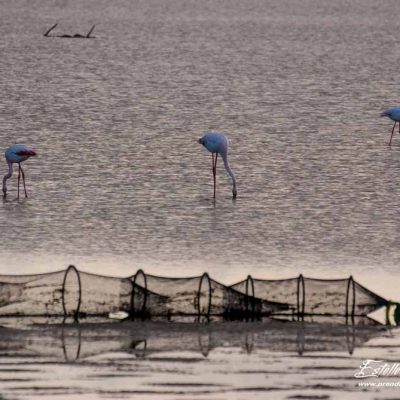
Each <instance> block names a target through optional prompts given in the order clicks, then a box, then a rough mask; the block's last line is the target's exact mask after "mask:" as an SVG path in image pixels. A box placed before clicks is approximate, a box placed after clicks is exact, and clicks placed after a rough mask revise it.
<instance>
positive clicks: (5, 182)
mask: <svg viewBox="0 0 400 400" xmlns="http://www.w3.org/2000/svg"><path fill="white" fill-rule="evenodd" d="M7 164H8V173H7V174H6V175H4V178H3V193H4V196H5V195H6V193H7V179H10V178H11V177H12V174H13V165H12V163H11V162H9V161H7Z"/></svg>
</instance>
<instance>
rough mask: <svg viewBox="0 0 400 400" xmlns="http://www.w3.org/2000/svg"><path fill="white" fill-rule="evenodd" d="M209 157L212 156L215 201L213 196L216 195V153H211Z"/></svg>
mask: <svg viewBox="0 0 400 400" xmlns="http://www.w3.org/2000/svg"><path fill="white" fill-rule="evenodd" d="M211 155H212V170H213V177H214V199H215V194H216V190H217V159H218V153H211ZM214 156H215V157H214Z"/></svg>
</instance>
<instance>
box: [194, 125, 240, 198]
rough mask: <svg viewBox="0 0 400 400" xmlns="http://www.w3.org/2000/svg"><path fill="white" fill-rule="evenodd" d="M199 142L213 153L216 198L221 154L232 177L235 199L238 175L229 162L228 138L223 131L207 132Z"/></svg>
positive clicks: (234, 196)
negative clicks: (219, 156) (236, 175)
mask: <svg viewBox="0 0 400 400" xmlns="http://www.w3.org/2000/svg"><path fill="white" fill-rule="evenodd" d="M198 142H199V143H200V144H201V145H203V146H204V147H205V148H206V149H207V150H208V151H209V152H210V153H211V155H212V171H213V175H214V199H215V193H216V186H217V159H218V154H220V155H221V157H222V160H223V162H224V166H225V169H226V172H228V174H229V175H230V177H231V178H232V195H233V198H234V199H235V198H236V196H237V190H236V177H235V174H234V173H233V171H232V170H231V167H230V166H229V163H228V147H229V144H228V139H227V137H226V136H225V135H224V134H223V133H217V132H209V133H206V134H205V135H204V136H203V137H202V138H200V139H199V140H198Z"/></svg>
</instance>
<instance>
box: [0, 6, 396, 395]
mask: <svg viewBox="0 0 400 400" xmlns="http://www.w3.org/2000/svg"><path fill="white" fill-rule="evenodd" d="M397 11H398V3H397V2H396V1H395V0H393V1H389V0H385V1H380V2H376V1H372V0H353V1H351V2H350V1H347V0H334V1H332V0H329V1H328V0H301V1H297V0H281V1H275V0H246V1H238V0H218V1H215V0H163V1H161V0H135V1H131V0H83V1H79V2H75V1H70V0H40V1H39V0H29V1H28V0H25V1H24V0H15V1H12V2H9V1H6V0H0V54H1V56H0V76H1V80H0V147H1V148H4V149H5V148H7V147H8V146H9V145H10V144H12V143H15V142H18V143H25V144H30V145H33V146H34V147H35V148H36V150H37V151H38V157H36V158H32V159H30V160H29V161H27V162H26V163H25V164H24V165H25V172H26V175H27V185H28V192H29V198H28V199H26V200H25V199H24V200H22V201H19V202H18V201H16V199H15V195H16V177H14V179H12V180H10V181H9V194H10V195H9V197H8V198H7V200H5V201H3V202H2V204H1V206H0V227H1V242H0V243H1V244H0V272H1V273H8V274H9V273H14V272H15V273H36V272H42V271H50V270H59V269H62V268H65V266H66V265H67V264H69V263H75V264H76V265H77V266H78V267H79V268H81V269H83V270H86V271H92V272H98V273H102V274H106V275H117V276H128V275H129V274H133V273H134V272H135V271H136V269H137V268H139V267H141V268H144V269H145V270H146V271H147V272H150V273H154V274H161V275H167V276H171V275H173V276H188V275H189V276H193V275H196V274H199V273H202V272H204V270H208V272H210V274H211V275H212V276H213V277H214V278H215V279H219V280H222V281H223V282H224V283H233V282H234V281H235V280H238V279H243V278H244V277H245V276H246V275H247V274H248V273H252V274H253V275H254V276H256V277H260V278H271V277H287V276H293V275H297V274H299V273H300V272H303V273H305V274H307V275H310V274H311V275H312V276H314V277H344V276H348V275H349V274H354V275H355V278H356V279H357V281H359V282H361V283H363V284H366V285H367V286H369V287H370V288H371V289H373V290H375V291H377V292H378V293H379V294H381V295H383V296H385V297H388V298H392V299H393V300H396V299H397V300H399V295H398V284H397V282H398V281H399V278H400V273H399V269H398V265H399V261H400V250H399V249H400V235H399V232H400V231H399V223H400V215H399V213H398V210H397V207H398V199H399V195H400V185H399V184H398V174H399V172H400V170H399V169H400V138H399V136H398V135H396V137H395V139H394V144H393V146H392V148H389V147H388V146H387V142H388V139H389V135H390V130H391V122H390V121H389V120H387V119H383V118H379V114H380V112H381V111H382V110H383V109H385V108H386V107H388V106H389V105H393V104H396V103H397V102H398V100H399V99H398V89H399V87H398V83H397V77H398V59H399V56H400V48H399V46H398V42H399V35H400V33H399V32H400V30H399V28H400V19H399V18H398V13H397ZM56 22H58V26H57V28H56V29H55V30H54V31H52V34H54V35H57V34H74V33H81V34H84V33H86V32H87V31H88V30H89V29H90V27H91V26H92V25H93V24H96V28H95V31H94V33H93V35H94V36H95V38H94V39H91V40H80V39H61V38H45V37H43V33H44V32H45V31H46V30H47V29H48V28H49V27H50V26H52V25H53V24H54V23H56ZM208 130H217V131H222V132H225V133H226V134H227V135H228V136H229V139H230V162H231V167H232V169H233V170H234V171H235V173H236V175H237V179H238V193H239V195H238V198H237V200H236V201H235V202H233V201H232V199H231V191H230V180H229V178H228V176H227V174H226V173H225V172H224V170H223V168H222V165H220V167H219V171H218V193H217V200H216V202H215V203H214V202H213V201H212V174H211V157H210V154H209V153H207V152H206V151H205V150H204V149H203V148H201V146H199V144H198V143H197V142H196V141H197V139H198V138H199V137H200V136H201V135H202V134H203V133H204V132H205V131H208ZM1 165H2V167H1V168H3V171H4V173H5V172H6V163H5V162H4V159H3V162H2V164H1ZM296 329H297V328H296ZM328 331H329V334H327V335H326V336H324V335H322V336H321V337H322V339H324V340H323V341H324V347H323V348H322V351H324V352H323V354H318V355H316V356H315V357H303V358H297V357H298V352H297V350H293V351H291V350H290V348H289V347H285V346H284V345H285V343H286V342H285V341H284V340H283V339H282V338H285V335H286V334H290V332H291V331H290V330H289V333H287V330H286V329H284V328H283V329H282V330H281V332H280V333H279V334H278V339H279V340H278V341H277V343H279V345H281V344H282V345H283V347H282V348H279V349H278V350H277V352H274V351H273V350H271V348H269V347H267V348H266V347H263V346H265V342H264V341H263V340H264V339H265V340H266V343H267V344H269V343H270V342H269V341H268V340H267V339H268V338H270V334H271V332H270V331H268V330H267V331H266V332H267V333H266V334H265V336H262V335H261V339H262V340H261V342H260V341H259V342H258V346H259V347H257V346H256V350H255V351H254V352H252V354H251V356H249V354H247V350H246V351H245V350H243V345H242V344H240V343H243V340H247V339H246V338H245V339H243V337H242V336H240V337H236V338H235V339H234V340H233V339H232V338H231V337H228V338H225V336H224V335H222V338H225V339H224V340H225V342H224V341H222V342H218V344H217V345H215V347H214V350H213V352H211V353H210V355H209V356H208V358H203V357H205V356H204V355H200V353H198V349H197V350H194V351H195V352H196V354H195V355H193V353H190V354H189V355H187V354H186V353H185V352H186V350H187V349H186V350H185V349H184V350H182V349H179V350H176V349H175V348H174V346H173V345H171V343H170V344H169V345H168V346H169V347H168V346H167V348H168V349H169V351H172V355H171V354H169V353H168V355H166V356H165V358H166V360H164V359H157V357H158V356H157V355H155V356H154V357H155V358H156V360H155V361H154V360H152V359H151V357H150V359H149V360H147V359H146V360H145V361H143V362H136V361H135V360H136V359H132V357H131V354H130V353H129V351H131V350H132V346H131V347H129V346H130V345H129V343H131V337H130V335H127V336H129V337H127V340H128V339H129V340H128V341H127V342H125V341H122V344H121V343H120V342H119V341H118V340H117V341H116V345H117V346H116V348H115V349H114V348H108V347H107V345H109V344H112V343H114V342H115V340H114V341H113V339H112V336H110V335H111V334H109V333H107V334H106V335H105V339H104V338H97V339H96V340H97V341H95V344H94V348H96V349H97V348H102V346H105V349H104V351H105V355H104V354H103V352H100V353H95V354H93V355H92V356H90V357H93V358H92V359H89V361H87V358H86V357H83V356H82V357H81V358H80V359H79V360H75V361H69V360H67V364H60V363H62V362H63V361H60V360H58V359H57V360H56V361H55V362H54V363H53V361H49V360H47V358H46V357H48V356H49V357H50V355H48V354H47V353H46V352H45V353H44V354H42V351H44V350H48V349H49V348H50V349H53V348H56V349H57V352H58V353H57V354H62V353H60V352H61V348H60V347H59V341H58V339H57V338H59V337H58V336H57V338H56V339H54V335H53V336H51V337H52V339H51V340H50V339H49V340H50V342H46V335H41V333H40V332H39V333H37V332H36V336H35V334H33V335H31V336H30V335H28V336H24V335H22V334H21V335H22V339H21V340H22V342H20V343H19V342H18V343H14V344H15V346H16V348H14V349H13V348H11V349H10V348H9V347H7V346H9V343H8V342H9V341H8V339H7V338H8V336H7V333H5V332H4V331H3V332H2V335H0V336H1V337H2V338H3V341H2V342H1V343H0V345H1V346H4V347H5V353H1V356H2V357H1V364H0V375H1V376H0V379H3V380H2V381H1V387H2V390H3V389H7V396H8V395H10V396H11V398H24V396H25V395H26V394H27V395H28V396H31V397H32V396H43V395H44V394H50V395H51V397H52V398H65V396H66V394H68V395H69V398H77V397H80V396H81V395H82V394H85V395H88V396H89V395H91V396H93V398H99V397H102V398H105V397H107V396H111V397H112V398H115V396H120V397H126V398H129V396H131V395H135V396H136V397H137V396H138V395H140V396H141V397H140V398H146V396H147V398H152V399H153V398H154V395H155V392H157V391H158V392H160V393H161V396H162V398H165V399H167V398H168V399H169V398H171V399H176V398H187V396H186V394H185V393H189V394H188V396H189V397H190V398H193V397H194V396H195V397H196V398H197V399H199V400H200V399H202V398H207V399H209V398H213V399H225V398H226V396H227V394H229V395H230V396H231V397H232V396H233V397H232V398H237V399H244V398H246V399H248V398H250V397H251V398H260V399H264V398H268V395H269V394H270V392H267V391H270V390H273V396H274V397H273V398H280V397H282V398H299V396H300V397H301V396H306V395H308V394H311V395H314V396H315V395H316V396H320V397H319V398H330V396H332V397H334V396H336V395H337V396H338V398H341V399H344V398H355V397H354V396H356V397H357V396H359V394H360V393H361V392H360V391H358V390H356V389H355V383H354V380H353V379H350V378H349V376H351V374H352V373H353V371H354V368H357V366H358V365H359V363H360V362H361V360H362V359H365V358H368V357H374V358H382V359H387V360H388V359H390V360H395V358H396V357H397V356H396V354H398V343H397V337H398V332H397V331H395V332H394V333H393V336H391V334H389V333H385V334H384V338H383V339H382V340H381V341H380V339H377V338H376V337H375V334H374V335H372V336H371V337H370V336H368V335H367V336H366V337H365V338H364V337H363V338H364V339H365V342H364V341H362V343H359V345H357V346H356V347H357V348H361V350H356V351H358V353H355V354H356V355H355V356H350V355H349V354H348V351H347V348H346V349H345V347H346V345H345V344H344V343H345V339H344V337H341V336H340V340H339V342H340V343H343V346H344V347H343V349H344V350H343V349H339V348H331V347H330V345H329V343H331V340H333V341H335V340H336V339H337V335H336V333H335V332H336V331H335V330H333V336H334V339H332V338H331V336H330V334H331V333H332V332H330V330H329V329H328ZM150 332H151V330H150ZM316 332H317V334H316V336H317V337H318V332H319V328H316ZM15 334H16V338H18V337H20V336H19V334H18V333H15ZM335 335H336V336H335ZM145 336H146V335H145ZM11 337H13V338H14V336H13V334H11ZM79 337H80V336H79V333H74V334H73V335H71V338H72V339H71V340H72V342H73V344H74V343H75V342H74V340H76V338H79ZM296 337H297V336H296ZM312 337H313V338H314V339H315V335H314V336H312ZM4 338H5V339H4ZM172 338H173V339H175V338H176V336H174V335H173V336H172ZM182 338H183V336H182ZM263 338H264V339H263ZM314 339H313V340H314ZM364 339H363V340H364ZM182 340H183V339H182ZM232 340H233V341H232ZM288 340H289V342H290V343H292V342H293V343H294V341H295V339H294V337H290V338H289V339H288ZM346 340H347V339H346ZM393 340H394V342H393ZM55 343H58V344H55ZM126 343H128V345H126ZM238 343H239V344H238ZM335 343H336V342H335ZM393 343H394V344H393ZM36 345H37V346H36ZM35 346H36V347H35ZM82 346H85V344H82ZM92 347H93V343H92ZM15 349H17V350H18V351H17V350H16V352H13V351H14V350H15ZM32 349H33V351H34V352H35V351H37V352H38V355H37V356H35V355H33V356H32V353H30V351H31V350H32ZM63 349H64V352H65V351H66V350H65V346H64V347H63ZM129 349H130V350H129ZM150 349H151V346H150ZM174 349H175V350H174ZM362 349H364V350H362ZM192 350H193V349H190V351H192ZM26 351H28V354H27V353H26ZM175 351H178V355H177V354H176V353H174V352H175ZM82 352H83V353H84V347H82ZM110 352H111V353H110ZM330 352H333V353H334V354H331V353H330ZM341 352H344V355H343V354H341ZM83 353H82V354H83ZM127 354H129V355H127ZM185 354H186V355H185ZM64 355H65V354H64ZM182 357H183V358H184V357H188V358H189V361H187V360H184V361H182V360H181V358H182ZM354 357H355V358H354ZM198 359H199V360H200V361H199V360H198ZM24 360H25V361H24ZM82 360H85V361H82ZM171 360H172V362H171ZM64 361H65V360H64ZM24 362H25V363H24ZM317 367H318V368H320V367H321V368H322V373H321V372H318V371H317ZM29 368H31V369H33V370H34V371H35V372H34V373H33V371H32V370H31V371H30V372H29ZM20 369H21V370H22V372H18V370H20ZM288 370H289V375H285V374H286V372H287V371H288ZM4 371H5V372H4ZM133 371H135V373H136V374H137V375H135V374H133ZM275 371H278V373H277V374H275ZM184 372H187V374H188V375H183V373H184ZM32 373H33V375H32ZM2 374H4V375H2ZM181 375H182V376H184V377H183V378H182V377H181ZM60 376H61V377H62V378H63V379H64V383H65V387H64V389H63V388H61V389H60V390H61V391H58V390H56V389H57V388H55V387H54V385H53V386H52V385H51V384H50V385H49V382H54V381H57V379H59V377H60ZM338 379H339V380H338ZM201 382H206V383H207V385H206V386H205V387H203V386H201V385H200V383H201ZM243 382H246V383H245V384H244V383H243ZM174 384H176V385H175V386H173V385H174ZM57 385H58V383H57ZM99 385H100V386H99ZM163 385H164V386H163ZM170 385H172V387H171V386H170ZM199 385H200V386H199ZM49 386H50V389H49ZM57 387H58V386H57ZM271 388H272V389H271ZM124 390H125V392H124ZM135 391H136V392H135ZM182 393H183V395H182ZM266 393H267V394H266ZM385 393H386V394H387V395H390V394H393V393H391V392H390V393H389V392H379V394H377V393H376V392H375V391H368V396H367V397H366V398H385ZM396 393H397V392H395V395H396ZM363 394H365V393H364V392H363ZM353 395H354V396H353ZM1 396H3V392H2V394H1ZM1 396H0V397H1ZM185 396H186V397H185ZM293 396H297V397H293ZM321 396H322V397H321ZM323 396H325V397H323ZM136 397H135V398H136ZM88 398H89V397H88ZM301 398H304V397H301Z"/></svg>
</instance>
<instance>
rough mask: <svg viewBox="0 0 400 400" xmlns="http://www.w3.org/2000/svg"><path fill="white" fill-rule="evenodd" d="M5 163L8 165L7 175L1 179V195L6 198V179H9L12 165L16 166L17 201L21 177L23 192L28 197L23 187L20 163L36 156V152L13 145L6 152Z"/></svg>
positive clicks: (23, 178)
mask: <svg viewBox="0 0 400 400" xmlns="http://www.w3.org/2000/svg"><path fill="white" fill-rule="evenodd" d="M5 156H6V161H7V164H8V173H7V174H6V175H4V178H3V194H4V197H6V196H7V179H9V178H11V176H12V174H13V164H18V168H19V169H18V196H17V197H18V199H19V181H20V179H21V175H22V181H23V183H24V190H25V197H28V194H27V193H26V186H25V174H24V170H23V169H22V167H21V163H22V162H23V161H25V160H27V159H28V158H29V157H32V156H36V152H35V151H34V150H33V149H32V147H28V146H23V145H20V144H14V145H12V146H10V147H9V148H8V149H7V150H6V152H5Z"/></svg>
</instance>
